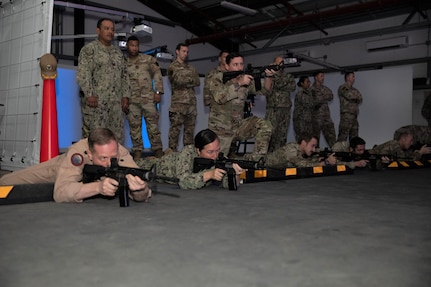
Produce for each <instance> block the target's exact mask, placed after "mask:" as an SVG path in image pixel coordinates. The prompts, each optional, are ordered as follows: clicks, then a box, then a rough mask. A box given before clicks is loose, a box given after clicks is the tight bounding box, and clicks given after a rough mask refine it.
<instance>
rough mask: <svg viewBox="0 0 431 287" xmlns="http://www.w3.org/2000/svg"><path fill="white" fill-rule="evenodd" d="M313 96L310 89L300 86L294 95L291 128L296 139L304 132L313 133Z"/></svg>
mask: <svg viewBox="0 0 431 287" xmlns="http://www.w3.org/2000/svg"><path fill="white" fill-rule="evenodd" d="M313 109H314V105H313V98H312V95H311V90H310V89H307V90H304V88H302V87H300V88H299V91H298V93H297V94H296V96H295V108H294V109H293V129H294V130H295V138H296V140H297V141H298V139H299V138H300V136H301V135H302V134H304V133H306V134H313Z"/></svg>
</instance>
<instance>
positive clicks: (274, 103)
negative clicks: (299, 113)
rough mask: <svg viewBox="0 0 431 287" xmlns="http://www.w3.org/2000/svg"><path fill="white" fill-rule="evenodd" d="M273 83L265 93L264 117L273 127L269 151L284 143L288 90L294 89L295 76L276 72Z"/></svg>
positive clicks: (290, 107)
mask: <svg viewBox="0 0 431 287" xmlns="http://www.w3.org/2000/svg"><path fill="white" fill-rule="evenodd" d="M273 83H274V86H273V88H272V92H271V93H269V94H268V95H266V114H265V119H266V120H267V121H270V122H271V124H272V128H273V129H272V137H271V141H270V142H269V149H268V150H269V151H274V150H275V149H277V148H280V147H282V146H284V145H285V144H286V140H287V130H288V128H289V124H290V113H291V109H292V100H291V99H290V92H292V91H294V90H295V89H296V82H295V78H294V77H293V75H292V74H287V73H281V74H277V73H276V74H275V75H274V80H273Z"/></svg>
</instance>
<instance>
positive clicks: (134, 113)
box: [126, 36, 163, 160]
mask: <svg viewBox="0 0 431 287" xmlns="http://www.w3.org/2000/svg"><path fill="white" fill-rule="evenodd" d="M127 53H128V57H127V59H126V60H127V72H128V73H129V78H130V89H131V98H130V103H129V110H128V113H126V117H127V120H128V121H129V126H130V137H131V138H132V143H133V148H132V151H133V158H134V160H137V159H139V158H141V157H142V152H143V149H144V143H143V141H142V116H144V119H145V123H146V127H147V134H148V138H149V139H150V143H151V149H152V150H153V152H154V155H155V156H156V157H161V156H163V145H162V139H161V136H160V129H159V112H158V111H157V108H156V105H157V103H159V102H160V98H161V96H162V95H163V79H162V72H161V71H160V66H159V63H158V62H157V60H156V58H154V57H153V56H150V55H146V54H139V39H138V38H137V37H135V36H130V37H129V38H128V39H127ZM153 80H154V86H155V89H154V88H153V82H152V81H153Z"/></svg>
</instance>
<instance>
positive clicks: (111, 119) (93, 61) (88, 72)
mask: <svg viewBox="0 0 431 287" xmlns="http://www.w3.org/2000/svg"><path fill="white" fill-rule="evenodd" d="M76 80H77V82H78V84H79V86H80V87H81V90H82V92H83V93H82V94H81V95H82V96H81V112H82V137H83V138H86V137H88V135H89V134H90V131H91V130H93V129H95V128H99V127H103V128H108V129H110V130H112V131H113V132H114V134H115V137H116V138H117V140H118V142H120V143H121V142H123V138H124V119H123V112H122V109H121V99H122V98H123V97H130V89H129V76H128V75H127V71H126V61H125V58H124V55H123V53H122V52H121V51H120V49H119V48H117V47H115V46H113V45H111V46H110V47H106V46H104V45H102V43H100V41H99V40H98V39H96V40H94V41H93V42H91V43H89V44H87V45H85V46H84V47H83V48H82V49H81V51H80V53H79V58H78V69H77V72H76ZM90 96H96V97H97V98H98V105H97V107H96V108H92V107H89V106H87V103H86V101H87V98H88V97H90Z"/></svg>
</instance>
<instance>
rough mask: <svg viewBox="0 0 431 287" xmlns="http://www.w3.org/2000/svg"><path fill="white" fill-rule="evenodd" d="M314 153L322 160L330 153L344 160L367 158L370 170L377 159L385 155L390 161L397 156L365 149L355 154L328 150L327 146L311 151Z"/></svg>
mask: <svg viewBox="0 0 431 287" xmlns="http://www.w3.org/2000/svg"><path fill="white" fill-rule="evenodd" d="M316 154H317V155H318V156H319V157H321V158H323V160H325V159H326V158H328V157H329V156H330V155H331V154H334V156H335V157H336V158H337V160H340V161H344V162H349V161H359V160H367V161H369V162H370V166H369V167H370V168H371V169H372V170H377V160H380V159H381V158H382V157H387V158H388V159H389V160H390V161H394V160H398V157H397V156H396V155H393V154H377V153H370V152H369V151H365V152H364V153H363V154H355V153H352V152H339V151H332V150H329V149H328V148H325V149H324V150H321V151H319V152H316V153H313V155H316Z"/></svg>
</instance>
